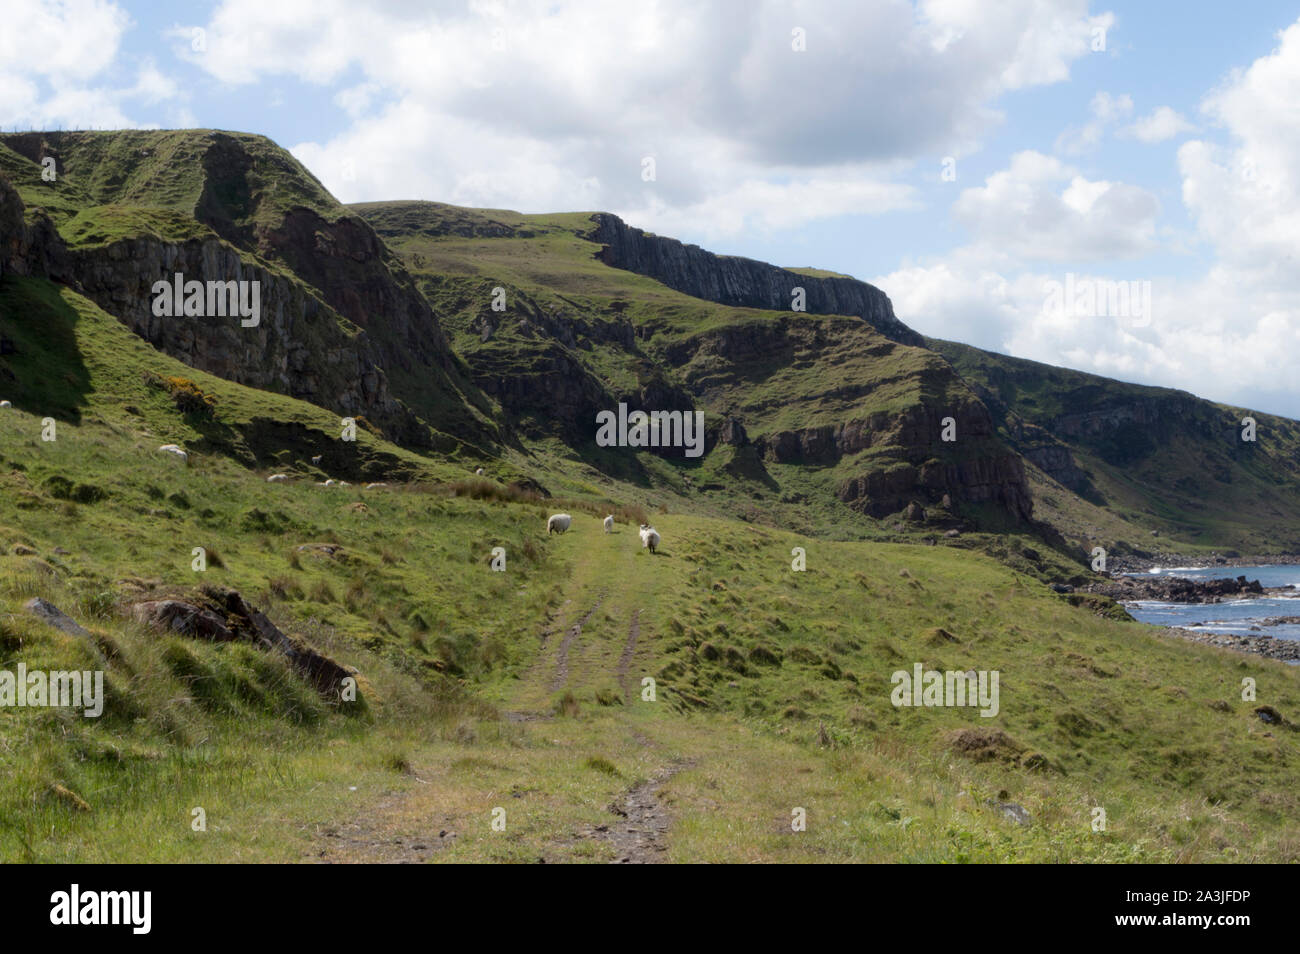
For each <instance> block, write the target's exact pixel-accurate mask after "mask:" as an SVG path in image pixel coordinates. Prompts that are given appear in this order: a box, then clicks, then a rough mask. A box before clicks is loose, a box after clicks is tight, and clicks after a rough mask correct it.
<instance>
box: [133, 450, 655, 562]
mask: <svg viewBox="0 0 1300 954" xmlns="http://www.w3.org/2000/svg"><path fill="white" fill-rule="evenodd" d="M158 449H159V450H160V451H163V452H165V453H168V454H172V455H174V456H176V457H179V458H180V459H181V460H184V461H188V460H189V459H190V455H189V454H187V453H186V452H185V451H184V450H182V449H181V448H180V447H179V446H177V445H176V444H163V445H162V446H161V447H159V448H158ZM311 462H312V464H315V465H319V464H320V462H321V455H319V454H318V455H316V456H315V457H313V458H312V459H311ZM474 474H475V475H476V476H478V477H482V476H483V468H482V467H479V468H478V469H477V470H475V471H474ZM289 479H290V478H289V475H288V474H272V475H271V476H269V477H267V478H266V481H267V483H270V484H278V483H283V482H285V481H288V480H289ZM316 486H318V487H335V486H338V487H348V486H351V485H350V484H349V483H348V482H347V481H346V480H335V479H334V478H332V477H331V478H329V479H327V480H318V481H316ZM387 486H388V484H386V483H384V482H382V481H377V482H375V483H370V484H366V490H374V489H376V488H378V487H387ZM572 524H573V517H572V516H571V515H569V514H567V513H553V514H551V516H550V517H549V518H547V521H546V532H547V534H548V535H549V534H552V533H564V531H566V530H568V529H569V527H570V526H571V525H572ZM602 525H603V526H604V528H605V532H606V533H613V532H614V515H613V514H612V513H611V514H609V515H608V516H607V517H606V518H605V519H604V520H603V521H602ZM640 532H641V547H642V549H645V550H649V551H650V552H651V553H654V552H655V549H656V548H657V547H658V546H659V531H658V530H656V529H655V528H654V527H652V526H650V525H649V524H645V523H643V524H641V531H640Z"/></svg>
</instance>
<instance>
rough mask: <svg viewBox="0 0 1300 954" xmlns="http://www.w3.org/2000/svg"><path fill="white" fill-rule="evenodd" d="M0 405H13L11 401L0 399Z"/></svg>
mask: <svg viewBox="0 0 1300 954" xmlns="http://www.w3.org/2000/svg"><path fill="white" fill-rule="evenodd" d="M0 407H13V402H11V401H0Z"/></svg>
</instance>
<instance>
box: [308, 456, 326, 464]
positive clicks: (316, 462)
mask: <svg viewBox="0 0 1300 954" xmlns="http://www.w3.org/2000/svg"><path fill="white" fill-rule="evenodd" d="M324 456H325V455H324V454H317V455H316V456H315V457H313V458H312V459H311V462H312V464H313V465H314V466H320V461H321V458H322V457H324Z"/></svg>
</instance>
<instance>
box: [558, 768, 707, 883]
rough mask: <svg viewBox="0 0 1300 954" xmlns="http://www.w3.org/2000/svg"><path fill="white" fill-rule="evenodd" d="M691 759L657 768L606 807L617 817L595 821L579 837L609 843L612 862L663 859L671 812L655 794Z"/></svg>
mask: <svg viewBox="0 0 1300 954" xmlns="http://www.w3.org/2000/svg"><path fill="white" fill-rule="evenodd" d="M694 764H695V763H694V761H692V760H682V761H678V762H673V763H671V764H669V765H666V766H664V767H663V768H661V769H659V770H657V771H656V772H655V773H654V774H653V775H651V776H650V777H649V778H648V779H646V780H645V781H644V782H641V783H640V784H638V785H634V786H632V788H630V789H628V791H627V794H625V795H624V796H623V801H622V804H621V805H620V804H618V803H615V804H612V805H610V807H609V810H610V811H611V812H613V813H614V814H615V815H617V816H618V817H619V820H618V821H617V822H615V823H613V824H612V825H597V826H595V827H594V828H591V829H588V830H587V832H585V833H584V834H583V835H582V836H581V837H584V838H592V839H595V840H597V841H603V842H605V843H606V844H608V845H611V846H613V848H614V849H615V851H616V852H617V857H616V858H615V859H614V861H613V862H612V864H619V865H653V864H659V863H661V862H662V861H663V857H662V856H663V854H664V852H666V851H667V850H668V844H667V835H668V829H669V827H670V826H671V824H672V813H671V812H669V811H668V808H667V807H666V806H665V805H664V804H663V802H662V801H661V800H660V798H659V791H660V789H662V788H663V786H664V785H665V784H667V783H668V781H669V780H671V779H672V777H673V776H675V775H676V774H677V773H678V772H681V771H683V770H685V769H688V768H690V767H691V766H693V765H694Z"/></svg>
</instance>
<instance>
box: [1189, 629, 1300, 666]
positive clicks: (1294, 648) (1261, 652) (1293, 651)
mask: <svg viewBox="0 0 1300 954" xmlns="http://www.w3.org/2000/svg"><path fill="white" fill-rule="evenodd" d="M1165 631H1166V632H1167V633H1168V634H1169V635H1170V636H1174V637H1177V638H1178V639H1185V640H1187V641H1189V642H1193V643H1202V644H1203V645H1206V646H1218V647H1220V648H1222V649H1231V650H1235V651H1236V652H1239V653H1251V654H1253V655H1256V656H1266V657H1268V658H1269V659H1280V660H1282V661H1283V662H1300V640H1297V639H1277V638H1275V637H1273V636H1237V635H1234V634H1232V633H1200V632H1196V631H1195V630H1190V629H1183V628H1182V627H1181V626H1166V627H1165Z"/></svg>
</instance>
